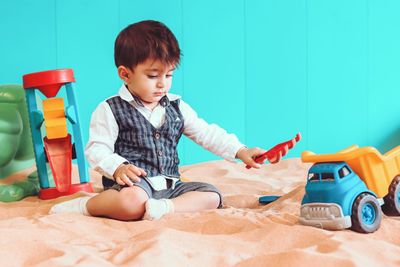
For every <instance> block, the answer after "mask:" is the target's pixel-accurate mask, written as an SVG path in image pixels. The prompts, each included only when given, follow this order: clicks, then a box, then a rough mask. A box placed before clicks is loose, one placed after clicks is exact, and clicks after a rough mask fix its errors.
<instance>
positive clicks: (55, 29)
mask: <svg viewBox="0 0 400 267" xmlns="http://www.w3.org/2000/svg"><path fill="white" fill-rule="evenodd" d="M57 26H58V23H57V0H54V39H55V40H54V43H55V49H54V50H55V54H56V57H55V59H56V61H55V62H56V66H55V69H57V68H58V31H57V28H58V27H57Z"/></svg>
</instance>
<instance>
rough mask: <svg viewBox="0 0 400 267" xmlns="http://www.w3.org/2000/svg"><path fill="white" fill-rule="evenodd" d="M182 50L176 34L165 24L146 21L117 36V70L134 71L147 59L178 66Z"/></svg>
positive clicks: (115, 47) (115, 56) (129, 27)
mask: <svg viewBox="0 0 400 267" xmlns="http://www.w3.org/2000/svg"><path fill="white" fill-rule="evenodd" d="M180 56H181V50H180V48H179V44H178V41H177V40H176V38H175V36H174V34H173V33H172V32H171V30H170V29H168V27H167V26H165V25H164V24H163V23H161V22H158V21H154V20H145V21H141V22H137V23H134V24H131V25H129V26H128V27H126V28H125V29H123V30H122V31H121V32H120V33H119V34H118V36H117V39H116V40H115V46H114V60H115V65H116V66H117V68H118V67H119V66H125V67H127V68H130V69H134V68H135V67H136V66H137V65H138V64H140V63H143V62H144V61H146V60H147V59H154V60H160V61H161V62H163V63H166V64H169V65H174V66H178V65H179V62H180Z"/></svg>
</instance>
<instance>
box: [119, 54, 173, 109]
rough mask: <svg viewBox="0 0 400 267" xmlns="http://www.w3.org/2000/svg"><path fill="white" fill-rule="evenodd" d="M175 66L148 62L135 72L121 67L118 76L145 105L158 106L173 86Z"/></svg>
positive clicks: (156, 61)
mask: <svg viewBox="0 0 400 267" xmlns="http://www.w3.org/2000/svg"><path fill="white" fill-rule="evenodd" d="M173 71H174V66H168V65H165V64H163V63H162V62H161V61H159V60H146V61H145V62H143V63H140V64H138V65H137V66H136V67H135V68H134V69H133V70H131V69H129V68H126V67H124V66H120V67H119V68H118V74H119V76H120V77H121V79H122V80H123V81H124V82H125V84H126V85H127V86H128V89H129V91H131V93H132V94H134V95H136V96H138V97H139V98H140V99H141V100H142V102H144V104H157V103H158V102H159V101H160V99H161V98H162V97H163V96H165V95H166V94H167V93H168V91H169V89H170V88H171V85H172V74H173Z"/></svg>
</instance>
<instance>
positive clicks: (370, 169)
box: [299, 146, 400, 233]
mask: <svg viewBox="0 0 400 267" xmlns="http://www.w3.org/2000/svg"><path fill="white" fill-rule="evenodd" d="M302 160H303V162H314V163H315V164H314V165H313V166H312V167H311V168H310V170H309V173H308V180H307V184H306V188H305V189H306V190H305V191H306V193H305V195H304V197H303V200H302V206H301V212H300V220H299V221H300V222H301V223H302V224H305V225H311V226H318V227H323V228H326V229H335V230H339V229H345V228H350V227H351V229H352V230H354V231H357V232H360V233H372V232H374V231H376V230H377V229H378V228H379V227H380V224H381V220H382V211H383V212H385V213H386V214H387V215H391V216H399V215H400V176H399V174H400V146H398V147H396V148H394V149H392V150H391V151H389V152H387V153H385V154H384V155H381V154H380V153H379V151H378V150H376V149H375V148H373V147H363V148H359V147H358V146H351V147H348V148H346V149H344V150H341V151H339V152H338V153H335V154H325V155H316V154H314V153H313V152H310V151H305V152H303V153H302ZM381 206H382V207H381Z"/></svg>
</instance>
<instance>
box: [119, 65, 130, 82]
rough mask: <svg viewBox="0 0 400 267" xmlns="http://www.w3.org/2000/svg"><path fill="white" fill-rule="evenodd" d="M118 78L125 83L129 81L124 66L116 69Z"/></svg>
mask: <svg viewBox="0 0 400 267" xmlns="http://www.w3.org/2000/svg"><path fill="white" fill-rule="evenodd" d="M118 76H119V78H121V80H123V81H124V82H125V83H127V82H128V81H129V72H128V69H127V68H126V67H125V66H119V67H118Z"/></svg>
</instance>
